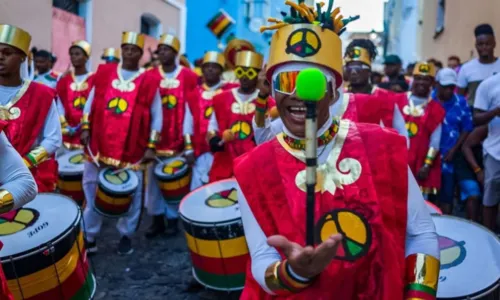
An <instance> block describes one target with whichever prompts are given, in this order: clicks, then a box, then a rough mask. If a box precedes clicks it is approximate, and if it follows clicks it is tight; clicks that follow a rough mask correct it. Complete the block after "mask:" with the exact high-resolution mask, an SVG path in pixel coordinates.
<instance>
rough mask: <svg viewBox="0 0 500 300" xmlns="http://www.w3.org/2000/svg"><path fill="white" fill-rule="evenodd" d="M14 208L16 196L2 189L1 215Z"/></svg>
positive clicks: (0, 191) (0, 196)
mask: <svg viewBox="0 0 500 300" xmlns="http://www.w3.org/2000/svg"><path fill="white" fill-rule="evenodd" d="M13 208H14V196H12V194H11V193H10V192H9V191H7V190H4V189H0V213H1V214H3V213H6V212H9V211H11V210H12V209H13Z"/></svg>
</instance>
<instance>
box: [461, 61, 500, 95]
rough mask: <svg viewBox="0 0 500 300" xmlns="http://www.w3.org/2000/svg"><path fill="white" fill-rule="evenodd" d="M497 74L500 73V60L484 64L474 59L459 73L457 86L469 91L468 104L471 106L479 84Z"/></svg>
mask: <svg viewBox="0 0 500 300" xmlns="http://www.w3.org/2000/svg"><path fill="white" fill-rule="evenodd" d="M496 73H500V59H498V58H497V60H496V61H495V62H494V63H491V64H482V63H480V62H479V59H477V58H474V59H473V60H470V61H468V62H466V63H465V64H464V65H463V66H462V68H461V69H460V73H458V83H457V86H458V87H459V88H464V89H465V88H467V89H468V97H467V102H468V103H469V105H472V104H473V103H474V99H475V95H476V90H477V87H478V86H479V84H480V83H481V82H482V81H483V80H485V79H486V78H488V77H490V76H492V75H495V74H496Z"/></svg>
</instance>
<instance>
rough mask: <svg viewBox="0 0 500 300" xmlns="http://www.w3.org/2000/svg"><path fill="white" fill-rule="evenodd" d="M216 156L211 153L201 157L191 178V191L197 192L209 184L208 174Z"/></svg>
mask: <svg viewBox="0 0 500 300" xmlns="http://www.w3.org/2000/svg"><path fill="white" fill-rule="evenodd" d="M213 162H214V156H213V154H212V153H210V152H206V153H203V154H202V155H200V156H199V157H198V158H197V159H196V162H195V163H194V166H193V177H192V178H191V190H195V189H197V188H199V187H201V186H203V185H205V184H207V183H208V173H209V172H210V169H211V168H212V164H213Z"/></svg>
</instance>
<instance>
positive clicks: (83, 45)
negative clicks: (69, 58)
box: [70, 40, 92, 56]
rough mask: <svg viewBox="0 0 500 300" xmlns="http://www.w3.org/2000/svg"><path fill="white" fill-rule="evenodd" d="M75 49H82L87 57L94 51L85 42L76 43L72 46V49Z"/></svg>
mask: <svg viewBox="0 0 500 300" xmlns="http://www.w3.org/2000/svg"><path fill="white" fill-rule="evenodd" d="M73 47H78V48H80V49H82V50H83V52H85V54H87V56H90V53H91V51H92V47H91V46H90V43H89V42H87V41H84V40H80V41H74V42H73V43H72V44H71V47H70V49H71V48H73Z"/></svg>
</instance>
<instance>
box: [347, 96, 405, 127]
mask: <svg viewBox="0 0 500 300" xmlns="http://www.w3.org/2000/svg"><path fill="white" fill-rule="evenodd" d="M396 99H397V98H396V95H395V94H394V93H390V92H388V91H385V90H383V89H379V88H376V89H375V91H374V93H373V94H371V95H367V94H351V93H347V94H344V98H343V99H341V100H342V104H341V109H340V113H339V114H340V115H342V118H344V119H348V120H351V121H355V122H361V123H370V124H378V125H380V122H381V121H382V122H383V124H384V126H385V127H389V128H392V126H393V119H394V109H395V107H396Z"/></svg>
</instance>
